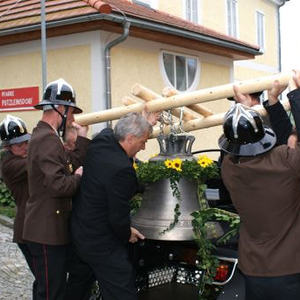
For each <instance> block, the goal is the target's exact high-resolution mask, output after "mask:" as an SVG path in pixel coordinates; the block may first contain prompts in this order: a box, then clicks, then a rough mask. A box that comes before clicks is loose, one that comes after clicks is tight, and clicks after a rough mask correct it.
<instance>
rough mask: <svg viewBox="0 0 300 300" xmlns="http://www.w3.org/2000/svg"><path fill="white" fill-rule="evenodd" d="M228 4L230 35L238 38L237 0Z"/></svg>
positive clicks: (231, 0)
mask: <svg viewBox="0 0 300 300" xmlns="http://www.w3.org/2000/svg"><path fill="white" fill-rule="evenodd" d="M226 2H227V31H228V34H229V35H231V36H233V37H237V0H226Z"/></svg>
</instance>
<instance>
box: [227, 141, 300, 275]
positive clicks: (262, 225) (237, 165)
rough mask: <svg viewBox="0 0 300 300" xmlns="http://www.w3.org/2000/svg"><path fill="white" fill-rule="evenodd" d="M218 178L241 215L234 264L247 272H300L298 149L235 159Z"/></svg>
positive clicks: (228, 161)
mask: <svg viewBox="0 0 300 300" xmlns="http://www.w3.org/2000/svg"><path fill="white" fill-rule="evenodd" d="M222 178H223V180H224V183H225V185H226V187H227V189H228V191H229V192H230V195H231V198H232V201H233V204H234V205H235V207H236V209H237V211H238V213H239V215H240V217H241V227H240V239H239V266H240V269H241V270H242V271H243V272H244V273H245V274H247V275H250V276H267V277H269V276H282V275H287V274H294V273H300V148H299V147H297V148H296V149H290V148H288V147H287V146H286V145H283V146H278V147H276V148H274V149H272V150H271V151H269V152H267V153H265V154H262V155H258V156H257V157H252V158H249V157H248V158H246V157H244V158H240V160H239V162H234V161H233V160H232V158H231V156H229V155H226V156H225V158H224V161H223V163H222Z"/></svg>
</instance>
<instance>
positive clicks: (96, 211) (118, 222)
mask: <svg viewBox="0 0 300 300" xmlns="http://www.w3.org/2000/svg"><path fill="white" fill-rule="evenodd" d="M151 132H152V126H151V125H150V124H149V123H148V121H147V119H146V118H144V117H143V116H142V115H141V114H138V113H129V114H127V115H125V116H124V117H122V118H121V119H120V120H119V121H118V122H117V124H116V126H115V128H114V131H112V129H109V128H106V129H104V130H103V131H102V132H101V133H99V134H98V135H97V136H96V137H95V138H94V139H93V140H92V141H91V143H90V145H89V148H88V151H87V157H86V161H85V164H84V172H83V176H82V180H81V184H80V190H79V192H78V194H77V196H76V197H75V201H74V206H73V214H72V222H71V225H72V226H71V232H72V237H73V241H74V244H75V246H76V249H77V251H78V254H79V256H80V257H81V259H82V260H84V261H85V262H87V263H88V264H89V265H90V267H91V268H92V269H93V272H94V274H95V276H96V279H97V280H98V282H99V286H100V289H101V293H102V295H103V298H104V299H109V300H119V299H122V300H136V299H137V295H136V289H135V280H134V279H135V276H134V271H133V267H132V265H131V263H130V262H129V259H128V250H127V246H128V242H130V243H135V242H137V241H138V239H144V236H143V235H142V234H141V233H140V232H139V231H138V230H136V229H135V228H133V227H131V225H130V206H129V200H130V199H131V198H132V197H133V195H134V194H135V193H136V190H137V178H136V174H135V170H134V168H133V157H134V156H135V155H136V153H137V152H138V151H140V150H142V149H145V143H146V141H147V139H148V137H149V135H150V133H151Z"/></svg>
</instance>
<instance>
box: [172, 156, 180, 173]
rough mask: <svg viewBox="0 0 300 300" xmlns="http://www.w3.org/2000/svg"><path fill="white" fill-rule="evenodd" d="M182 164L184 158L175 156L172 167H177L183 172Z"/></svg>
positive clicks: (177, 169) (176, 168)
mask: <svg viewBox="0 0 300 300" xmlns="http://www.w3.org/2000/svg"><path fill="white" fill-rule="evenodd" d="M181 165H182V160H181V159H180V158H175V159H173V161H172V168H173V169H175V170H176V171H178V172H181V171H182V170H181Z"/></svg>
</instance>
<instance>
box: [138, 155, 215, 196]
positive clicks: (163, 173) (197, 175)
mask: <svg viewBox="0 0 300 300" xmlns="http://www.w3.org/2000/svg"><path fill="white" fill-rule="evenodd" d="M134 167H135V169H136V174H137V177H138V179H139V181H140V182H142V183H153V182H156V181H158V180H160V179H169V180H170V185H171V189H172V192H173V195H174V196H175V197H176V198H177V199H178V200H180V193H179V190H178V185H177V183H178V182H179V180H180V178H186V179H190V180H194V181H196V182H197V183H204V182H206V181H207V180H208V179H211V178H216V177H218V176H219V174H218V167H217V165H216V164H215V162H214V161H213V160H211V159H210V158H209V157H207V156H206V155H201V156H199V158H198V160H181V159H180V158H175V159H172V160H171V159H166V160H165V161H156V162H140V163H138V164H135V165H134Z"/></svg>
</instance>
